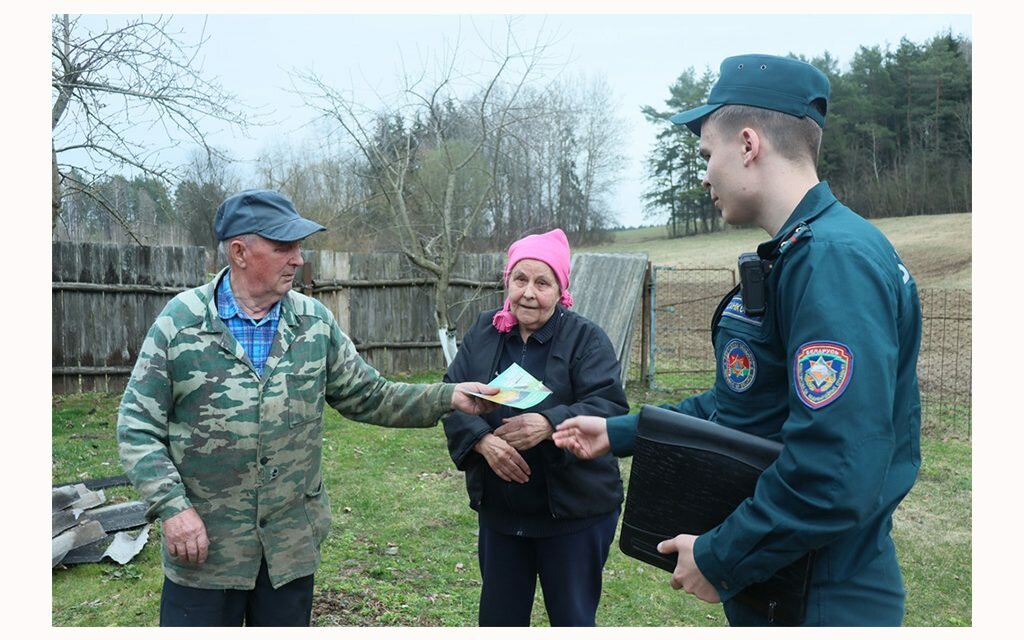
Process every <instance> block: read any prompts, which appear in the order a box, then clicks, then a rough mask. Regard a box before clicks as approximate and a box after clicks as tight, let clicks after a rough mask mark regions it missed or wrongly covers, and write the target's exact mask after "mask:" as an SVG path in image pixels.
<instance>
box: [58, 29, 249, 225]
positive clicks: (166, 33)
mask: <svg viewBox="0 0 1024 640" xmlns="http://www.w3.org/2000/svg"><path fill="white" fill-rule="evenodd" d="M51 27H52V60H51V73H52V85H51V86H52V99H53V108H52V138H51V152H52V153H51V157H52V164H53V167H52V170H53V221H52V226H53V228H56V226H57V223H58V221H59V219H60V216H61V202H62V200H63V199H64V198H65V197H68V196H69V195H70V194H75V193H77V194H82V195H85V196H86V197H88V198H91V199H93V200H95V201H96V202H97V204H99V206H100V207H102V208H103V209H104V210H106V212H107V213H108V214H110V215H111V216H113V217H114V218H115V219H116V220H117V221H118V223H119V224H121V225H122V226H123V227H124V228H125V229H126V230H127V231H128V232H129V234H131V235H132V237H133V238H134V239H135V240H136V242H138V241H139V240H138V238H137V237H135V235H134V234H132V232H131V229H130V227H129V225H128V223H127V222H126V221H125V220H124V219H123V218H122V217H121V216H120V214H119V213H118V211H117V210H116V208H115V207H113V206H112V203H110V202H107V201H106V199H104V198H103V196H102V194H101V193H100V192H99V190H97V189H95V188H93V187H94V185H96V184H98V183H99V182H100V181H102V179H103V178H104V177H105V176H107V175H108V172H111V171H115V170H120V171H125V170H127V171H129V172H137V173H140V174H142V175H145V176H147V177H152V178H158V179H160V180H162V181H164V182H165V183H166V184H170V183H171V182H172V181H174V179H175V178H177V177H178V176H177V168H176V167H173V166H170V165H168V164H167V163H165V162H162V161H161V158H160V154H161V152H162V151H164V150H166V149H167V148H169V147H172V146H180V145H181V144H183V143H191V144H195V145H197V147H198V148H199V149H201V150H202V152H203V153H204V154H205V155H206V157H207V158H208V159H209V160H211V161H212V160H214V159H217V158H220V159H223V158H225V156H224V154H223V153H222V152H219V151H218V150H216V149H214V148H213V147H211V146H210V145H209V144H208V143H207V132H206V130H205V128H204V123H205V120H206V119H207V118H212V119H214V120H217V121H220V122H222V123H227V124H229V125H233V126H237V127H238V128H239V129H240V130H242V131H244V130H245V128H246V127H247V126H249V125H250V124H252V123H251V121H250V120H249V117H248V116H246V115H245V114H244V113H243V112H242V111H241V110H239V109H238V106H236V105H238V101H237V99H236V98H235V97H234V96H233V95H231V94H229V93H227V92H225V91H224V90H223V89H222V88H221V87H220V85H219V84H217V83H216V82H214V81H211V80H207V79H205V78H204V77H203V76H202V75H201V69H200V67H199V64H198V62H197V57H196V56H197V54H198V52H199V50H200V48H201V46H202V44H203V42H205V40H204V38H203V37H202V36H201V37H200V39H199V41H198V42H196V43H195V44H187V43H185V41H184V37H183V35H182V33H180V32H174V31H172V30H171V18H170V17H159V18H156V19H148V18H144V17H140V18H134V19H128V20H126V22H125V23H124V24H123V25H120V26H112V25H110V24H105V25H104V28H102V29H100V30H93V29H90V28H88V27H87V26H85V24H84V22H83V20H82V16H69V15H67V14H64V15H54V16H53V18H52V23H51ZM154 135H162V136H163V138H164V142H163V144H160V143H157V144H154V142H153V136H154Z"/></svg>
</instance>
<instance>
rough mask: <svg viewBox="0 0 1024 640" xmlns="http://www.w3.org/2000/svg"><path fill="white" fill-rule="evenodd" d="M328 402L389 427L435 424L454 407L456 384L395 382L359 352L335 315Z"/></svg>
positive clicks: (343, 411) (353, 416) (362, 419)
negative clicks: (370, 363)
mask: <svg viewBox="0 0 1024 640" xmlns="http://www.w3.org/2000/svg"><path fill="white" fill-rule="evenodd" d="M330 325H331V337H330V345H329V347H328V354H327V390H326V395H327V402H328V403H329V404H330V405H331V406H332V407H334V408H335V409H336V410H338V412H340V413H341V414H342V415H343V416H345V417H346V418H349V419H351V420H358V421H359V422H368V423H372V424H379V425H381V426H385V427H433V426H435V425H437V423H438V421H439V420H440V419H441V418H442V417H443V416H445V415H447V414H448V413H449V412H450V411H451V408H452V407H451V405H452V394H453V393H454V392H455V385H454V384H448V383H436V384H410V383H404V382H391V381H389V380H387V379H386V378H384V377H383V376H381V375H380V373H379V372H378V371H377V370H376V369H374V368H373V367H371V366H370V365H369V364H368V363H367V362H366V361H365V360H363V359H362V357H360V355H359V354H358V353H357V352H356V348H355V345H353V344H352V341H351V340H350V339H349V337H348V336H346V335H345V334H344V333H343V332H342V331H341V329H340V328H339V327H338V325H337V323H336V322H334V319H333V317H332V318H331V321H330Z"/></svg>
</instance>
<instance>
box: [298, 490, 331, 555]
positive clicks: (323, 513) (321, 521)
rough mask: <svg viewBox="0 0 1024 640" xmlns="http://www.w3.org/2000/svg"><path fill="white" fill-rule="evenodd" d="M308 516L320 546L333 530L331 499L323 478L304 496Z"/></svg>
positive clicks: (315, 541)
mask: <svg viewBox="0 0 1024 640" xmlns="http://www.w3.org/2000/svg"><path fill="white" fill-rule="evenodd" d="M304 501H305V507H306V518H307V519H308V520H309V526H310V527H311V528H312V529H313V542H314V544H316V546H317V547H319V546H320V545H321V544H322V543H323V541H324V540H326V539H327V535H328V534H329V533H330V532H331V501H330V499H329V498H328V496H327V491H325V490H324V483H323V480H321V481H320V482H319V484H317V487H316V489H314V490H313V491H306V495H305V497H304Z"/></svg>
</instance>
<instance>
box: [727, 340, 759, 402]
mask: <svg viewBox="0 0 1024 640" xmlns="http://www.w3.org/2000/svg"><path fill="white" fill-rule="evenodd" d="M756 374H757V361H756V360H755V359H754V352H753V351H751V349H750V345H748V344H747V343H746V342H744V341H742V340H740V339H739V338H733V339H732V340H730V341H729V342H728V343H727V344H726V345H725V349H724V350H723V351H722V378H723V379H724V380H725V384H726V386H727V387H729V388H730V389H732V390H733V391H735V392H736V393H743V392H744V391H746V390H747V389H749V388H750V385H752V384H754V376H755V375H756Z"/></svg>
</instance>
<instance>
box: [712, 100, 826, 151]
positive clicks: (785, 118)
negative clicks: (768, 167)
mask: <svg viewBox="0 0 1024 640" xmlns="http://www.w3.org/2000/svg"><path fill="white" fill-rule="evenodd" d="M712 122H713V123H715V125H716V126H717V127H718V129H719V131H724V132H727V133H731V132H733V131H739V130H740V129H742V128H743V127H748V126H750V127H753V128H755V129H757V130H758V132H759V133H760V134H761V135H763V136H765V137H766V138H768V140H770V141H771V144H772V147H773V148H775V149H776V150H777V151H778V152H779V154H780V155H782V157H784V158H786V159H788V160H792V161H795V162H799V161H802V160H810V161H811V164H812V166H817V165H818V154H819V153H820V151H821V135H822V130H821V127H820V126H818V123H817V122H815V121H814V120H812V119H811V118H809V117H806V116H805V117H803V118H798V117H797V116H791V115H789V114H788V113H783V112H781V111H773V110H771V109H762V108H760V107H748V106H746V105H739V104H729V105H725V106H723V107H720V108H718V109H715V110H714V111H713V112H712V113H711V114H710V115H709V116H708V117H707V119H706V120H705V121H704V122H703V123H702V125H701V126H702V127H704V126H707V125H708V124H710V123H712Z"/></svg>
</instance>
